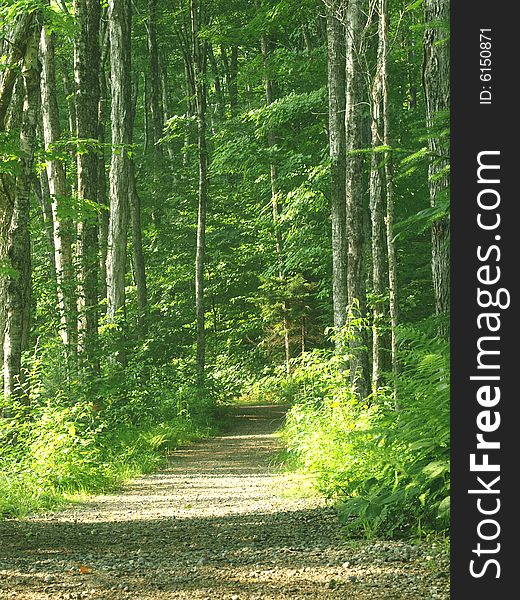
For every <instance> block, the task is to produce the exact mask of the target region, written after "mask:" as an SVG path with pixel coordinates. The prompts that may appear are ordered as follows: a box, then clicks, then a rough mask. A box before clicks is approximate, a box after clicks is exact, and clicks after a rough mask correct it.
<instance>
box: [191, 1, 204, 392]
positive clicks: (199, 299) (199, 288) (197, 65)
mask: <svg viewBox="0 0 520 600" xmlns="http://www.w3.org/2000/svg"><path fill="white" fill-rule="evenodd" d="M190 13H191V39H192V57H193V70H194V78H195V103H196V115H197V148H198V160H199V192H198V217H197V251H196V257H195V311H196V323H197V374H196V375H197V387H198V388H199V389H203V388H204V384H205V368H206V332H205V305H204V263H205V253H206V216H207V207H208V149H207V143H206V108H207V89H206V82H205V75H206V51H205V47H204V44H202V43H201V40H200V38H199V29H200V21H201V10H200V6H199V3H198V1H197V0H191V2H190Z"/></svg>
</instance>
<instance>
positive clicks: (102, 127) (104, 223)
mask: <svg viewBox="0 0 520 600" xmlns="http://www.w3.org/2000/svg"><path fill="white" fill-rule="evenodd" d="M107 87H108V86H107V75H106V73H105V70H104V65H102V66H101V71H100V73H99V89H100V95H99V110H98V140H99V144H100V153H99V158H98V204H99V205H100V207H101V212H100V213H99V217H98V237H99V280H100V287H99V296H100V298H101V299H103V300H104V299H106V297H107V252H108V221H109V207H108V198H107V174H106V170H105V151H104V149H103V148H104V144H105V141H106V118H107V103H108V100H107ZM102 306H104V310H106V303H105V304H103V305H102Z"/></svg>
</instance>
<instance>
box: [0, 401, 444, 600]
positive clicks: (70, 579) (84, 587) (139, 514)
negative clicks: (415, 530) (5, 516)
mask: <svg viewBox="0 0 520 600" xmlns="http://www.w3.org/2000/svg"><path fill="white" fill-rule="evenodd" d="M283 416H284V409H283V407H277V406H241V407H236V408H234V409H232V411H231V418H230V419H229V427H228V430H227V431H225V432H224V433H223V434H222V435H220V436H218V437H214V438H211V439H208V440H205V441H203V442H199V443H197V444H193V445H191V446H189V447H185V448H181V449H179V450H178V451H176V452H175V453H174V454H173V455H172V459H171V464H170V467H169V468H168V469H165V470H163V471H161V472H159V473H155V474H151V475H148V476H146V477H142V478H139V479H137V480H135V481H132V482H131V483H129V484H128V485H127V486H126V487H125V489H124V490H123V491H122V492H121V493H120V494H116V495H104V496H96V497H93V498H91V499H89V500H88V501H87V502H86V503H84V504H83V505H82V506H79V507H75V508H74V509H71V510H67V511H64V512H61V513H58V514H55V515H47V516H40V517H35V518H32V519H26V520H19V521H18V520H13V521H6V522H2V523H0V543H1V549H0V598H2V599H3V598H20V599H48V600H51V599H52V600H66V599H68V600H73V599H74V600H76V599H80V598H81V599H83V598H85V599H88V598H103V599H106V600H111V599H115V600H117V599H127V600H130V599H143V600H145V599H150V600H151V599H166V598H172V599H175V598H178V599H188V598H193V599H207V600H214V599H215V600H220V599H234V600H239V599H251V600H254V599H258V600H260V599H262V600H264V599H265V600H267V599H287V600H288V599H291V600H298V599H300V598H301V599H303V598H306V599H307V598H309V599H310V598H324V599H325V598H330V599H338V600H339V599H365V598H366V599H368V598H371V599H376V600H378V599H383V600H384V599H387V600H390V599H392V598H395V599H405V600H419V599H422V598H424V599H432V600H433V599H435V598H443V599H444V598H448V595H447V580H446V579H444V578H443V577H438V576H437V577H436V576H435V574H434V573H433V572H432V570H431V569H428V568H427V564H426V563H427V561H425V560H424V553H425V552H427V551H429V550H428V549H426V548H423V547H421V546H412V545H409V544H404V543H399V542H394V543H390V542H385V543H378V542H370V543H369V542H353V541H351V542H346V541H345V540H343V539H342V538H341V536H340V531H339V528H338V523H337V520H336V517H335V513H334V510H333V509H332V508H328V507H326V506H325V505H324V502H323V501H322V500H320V499H318V498H295V497H292V496H288V495H287V494H284V495H281V494H280V490H282V489H283V488H284V487H285V486H286V484H287V478H286V477H285V476H283V475H281V474H280V473H279V471H278V469H277V467H276V462H275V460H276V453H277V450H278V448H279V442H278V438H277V437H276V435H275V433H274V432H275V431H276V429H277V428H278V427H279V426H280V424H281V423H282V420H283ZM81 566H83V567H84V569H83V570H84V571H85V568H86V569H87V571H88V572H86V573H84V574H82V573H81V572H80V567H81ZM437 575H438V573H437Z"/></svg>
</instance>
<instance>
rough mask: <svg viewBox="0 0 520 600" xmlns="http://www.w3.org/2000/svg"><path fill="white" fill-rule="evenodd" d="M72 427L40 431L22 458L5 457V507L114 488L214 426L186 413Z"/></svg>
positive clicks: (35, 507)
mask: <svg viewBox="0 0 520 600" xmlns="http://www.w3.org/2000/svg"><path fill="white" fill-rule="evenodd" d="M74 429H75V427H74V426H73V425H70V429H69V430H68V431H62V432H57V431H56V432H55V434H51V433H50V432H49V435H42V436H38V437H36V436H35V439H34V441H33V442H32V443H31V445H30V446H29V448H28V449H27V452H26V454H25V455H24V456H23V457H21V458H15V457H13V456H11V457H4V458H3V460H2V466H3V468H2V474H1V475H0V513H1V514H2V516H4V517H23V516H26V515H28V514H30V513H33V512H39V511H45V510H49V509H53V508H57V507H59V506H60V505H63V504H64V502H66V501H67V500H68V499H70V497H71V496H74V495H77V494H82V495H85V494H92V493H101V492H112V491H114V490H116V489H118V488H119V487H120V486H121V485H122V484H123V483H124V482H125V481H127V480H128V479H131V478H133V477H136V476H138V475H141V474H144V473H149V472H152V471H154V470H156V469H159V468H161V467H163V466H165V464H166V463H167V460H168V454H169V453H170V452H171V451H172V450H173V449H175V448H177V447H178V446H180V445H183V444H186V443H188V442H191V441H194V440H196V439H200V438H202V437H204V436H206V435H208V434H209V433H210V432H211V428H210V427H208V426H207V425H205V426H197V425H196V424H195V423H193V422H191V421H188V420H186V419H180V418H176V419H172V420H171V421H169V422H166V423H161V424H158V425H151V424H149V425H145V426H144V427H139V426H134V427H127V428H120V429H116V430H114V431H112V432H110V433H109V432H103V433H98V434H96V433H94V432H91V435H88V436H85V437H81V438H80V437H79V436H78V435H77V432H76V431H74Z"/></svg>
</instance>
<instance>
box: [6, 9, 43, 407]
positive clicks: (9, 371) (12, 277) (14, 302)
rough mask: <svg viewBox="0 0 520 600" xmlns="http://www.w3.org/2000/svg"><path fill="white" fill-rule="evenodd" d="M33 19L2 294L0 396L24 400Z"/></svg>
mask: <svg viewBox="0 0 520 600" xmlns="http://www.w3.org/2000/svg"><path fill="white" fill-rule="evenodd" d="M39 35H40V31H39V27H38V26H37V25H36V20H35V21H32V24H31V27H30V29H29V30H28V32H27V36H28V37H27V41H26V44H25V48H24V56H23V66H22V81H23V90H24V96H25V100H24V105H23V118H22V127H21V132H20V148H21V150H22V153H23V154H22V157H21V158H20V159H19V162H20V174H19V175H18V176H17V177H16V183H15V185H14V204H13V211H12V217H11V223H10V226H9V229H8V231H7V256H8V257H9V267H10V269H11V272H10V274H9V275H8V278H7V285H6V293H5V332H4V339H3V379H4V397H5V398H6V399H7V398H14V397H17V398H18V399H19V400H20V401H21V402H23V403H28V397H27V396H26V395H25V393H24V389H23V383H24V381H23V380H24V377H23V372H22V352H23V351H24V350H25V349H26V347H27V341H28V334H29V315H30V303H31V240H30V233H29V210H30V205H29V192H30V187H31V181H32V174H33V171H32V169H33V155H34V146H35V138H36V122H37V105H38V88H39V76H40V74H39V70H38V69H39V64H38V38H39Z"/></svg>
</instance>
